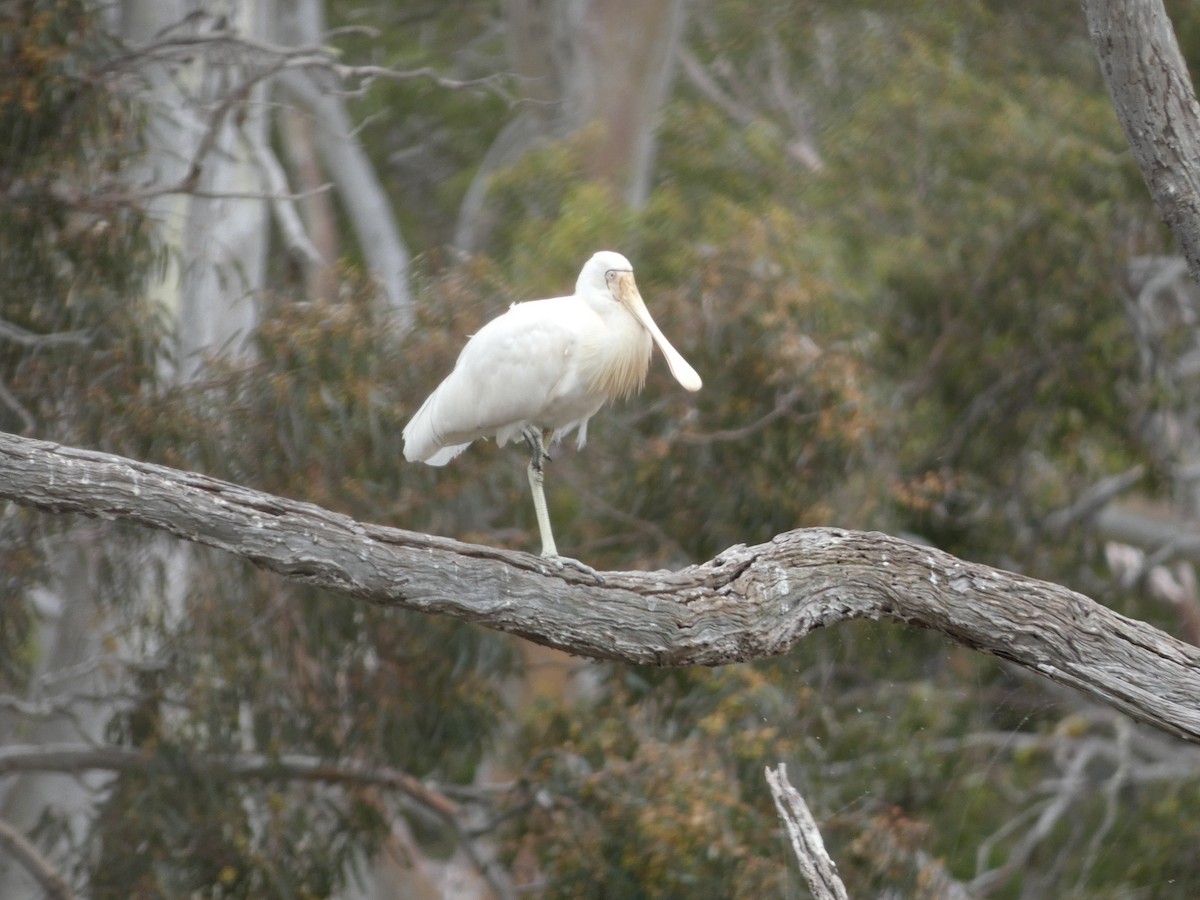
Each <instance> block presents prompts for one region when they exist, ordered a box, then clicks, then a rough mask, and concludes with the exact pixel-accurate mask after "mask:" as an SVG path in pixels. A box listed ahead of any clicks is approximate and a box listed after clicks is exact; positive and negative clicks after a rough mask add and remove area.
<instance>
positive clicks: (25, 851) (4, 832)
mask: <svg viewBox="0 0 1200 900" xmlns="http://www.w3.org/2000/svg"><path fill="white" fill-rule="evenodd" d="M0 849H2V850H7V851H8V854H9V856H11V857H12V858H13V859H15V860H16V861H17V862H18V863H20V865H21V867H22V868H23V869H25V871H26V872H28V873H29V874H30V875H32V876H33V879H34V880H35V881H36V882H37V883H38V886H39V887H40V888H41V889H42V890H43V891H45V892H46V896H47V897H48V898H50V900H71V898H72V897H74V896H75V892H74V891H72V890H71V888H70V886H69V885H68V884H67V882H66V879H64V878H63V877H62V875H60V874H59V873H58V872H57V870H55V868H54V866H52V865H50V861H49V860H47V859H46V857H44V856H42V854H41V853H40V852H39V851H38V848H37V847H35V846H33V844H31V843H30V842H29V841H28V840H27V839H26V838H25V836H24V835H23V834H21V832H19V831H17V830H16V829H15V828H13V827H12V826H11V825H9V824H8V823H7V822H5V821H3V820H0Z"/></svg>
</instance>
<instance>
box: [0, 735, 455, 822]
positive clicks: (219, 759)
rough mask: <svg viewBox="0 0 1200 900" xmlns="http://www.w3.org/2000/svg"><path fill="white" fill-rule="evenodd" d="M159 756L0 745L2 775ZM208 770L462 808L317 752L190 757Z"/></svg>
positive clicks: (412, 780)
mask: <svg viewBox="0 0 1200 900" xmlns="http://www.w3.org/2000/svg"><path fill="white" fill-rule="evenodd" d="M156 765H157V761H156V759H155V757H154V756H153V755H152V754H150V753H147V752H145V751H142V750H138V749H137V748H134V747H117V746H111V745H110V746H93V745H91V744H43V745H38V746H22V745H10V746H7V747H0V776H4V775H9V774H11V773H13V772H72V773H79V772H88V771H93V770H103V771H108V772H144V771H147V770H152V769H154V768H155V767H156ZM189 765H191V766H192V768H194V769H195V770H197V771H200V772H203V773H204V774H206V775H210V776H214V777H222V778H232V779H238V780H248V779H263V780H289V781H313V782H317V781H319V782H323V783H326V784H370V785H377V786H380V787H386V788H391V789H393V790H396V791H399V792H401V793H403V794H405V795H407V796H408V797H410V798H412V799H413V800H416V801H417V802H418V803H420V804H421V805H422V806H424V807H426V808H427V809H429V810H431V811H432V812H434V813H436V814H437V815H438V816H439V817H441V818H448V817H451V816H453V815H455V814H456V813H457V812H458V805H457V804H456V803H455V802H454V801H453V800H451V799H450V798H449V797H446V796H444V795H443V794H441V793H439V792H438V791H436V790H434V789H433V788H429V787H426V786H425V785H424V784H423V783H422V782H421V780H420V779H418V778H416V777H414V776H412V775H409V774H408V773H407V772H402V771H400V770H398V769H391V768H381V767H378V766H367V765H362V764H359V763H354V762H337V763H331V762H328V761H326V760H322V759H319V758H317V757H313V756H303V755H300V754H288V755H284V756H279V757H274V756H265V755H261V754H253V753H246V754H238V755H232V756H221V755H208V756H197V757H193V758H190V759H189Z"/></svg>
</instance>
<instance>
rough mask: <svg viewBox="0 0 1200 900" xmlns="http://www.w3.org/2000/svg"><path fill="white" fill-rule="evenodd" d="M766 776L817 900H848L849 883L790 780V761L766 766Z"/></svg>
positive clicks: (798, 859) (807, 880)
mask: <svg viewBox="0 0 1200 900" xmlns="http://www.w3.org/2000/svg"><path fill="white" fill-rule="evenodd" d="M766 776H767V786H768V787H769V788H770V789H771V796H772V797H773V798H774V799H775V808H776V809H777V810H779V818H781V819H783V824H784V825H785V826H786V827H787V832H788V837H789V838H790V839H791V842H792V851H793V852H794V853H795V854H796V862H798V863H799V864H800V874H801V875H803V876H804V880H805V882H806V883H807V884H808V889H809V890H810V891H812V895H813V897H814V898H815V900H849V895H848V894H847V893H846V886H845V885H844V884H842V879H841V877H839V875H838V872H837V864H836V863H835V862H834V861H833V860H832V859H830V858H829V854H828V853H827V852H826V851H825V842H824V841H823V840H821V831H820V829H819V828H817V820H816V819H814V818H813V814H812V812H810V811H809V808H808V804H807V803H805V802H804V798H803V797H802V796H800V792H799V791H798V790H796V789H795V788H794V787H792V785H791V782H789V781H788V777H787V764H786V763H780V764H779V766H778V767H777V768H776V769H774V770H772V769H771V767H770V766H767V769H766Z"/></svg>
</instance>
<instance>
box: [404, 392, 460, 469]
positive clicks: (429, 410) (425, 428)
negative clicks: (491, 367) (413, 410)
mask: <svg viewBox="0 0 1200 900" xmlns="http://www.w3.org/2000/svg"><path fill="white" fill-rule="evenodd" d="M436 396H437V392H436V391H435V392H434V393H433V394H431V395H430V396H429V397H428V399H426V401H425V402H424V403H423V404H422V405H421V408H420V409H418V410H417V414H416V415H415V416H413V417H412V419H411V420H410V421H409V423H408V424H407V425H405V426H404V458H405V459H407V460H408V461H409V462H423V463H428V464H429V465H431V466H444V465H446V463H448V462H450V460H452V459H454V457H456V456H458V454H460V453H462V452H463V451H464V450H466V449H467V448H468V447H469V446H471V442H470V441H467V442H466V443H465V444H446V443H444V442H443V440H442V437H441V435H440V434H439V433H438V430H437V428H435V427H434V422H433V419H434V412H433V406H434V404H433V398H434V397H436Z"/></svg>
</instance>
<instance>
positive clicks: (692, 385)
mask: <svg viewBox="0 0 1200 900" xmlns="http://www.w3.org/2000/svg"><path fill="white" fill-rule="evenodd" d="M621 301H622V302H623V303H624V304H625V306H626V307H627V308H628V309H629V311H630V312H631V313H633V315H634V316H635V317H636V318H637V320H638V321H639V322H641V323H642V326H643V327H644V328H645V329H646V330H647V331H648V332H650V336H651V337H652V338H654V343H656V344H658V349H659V350H661V351H662V355H663V356H665V357H666V358H667V365H668V366H669V367H670V369H671V374H672V375H674V376H675V380H676V381H678V382H679V383H680V384H681V385H683V386H684V387H685V388H686V389H687V390H689V391H698V390H700V387H701V385H702V384H703V383H704V382H702V381H701V380H700V376H699V374H697V372H696V370H695V369H693V368H692V367H691V365H690V364H689V363H688V361H687V360H686V359H684V358H683V357H682V356H681V355H680V353H679V351H678V350H676V349H675V348H674V347H673V346H671V342H670V341H668V340H667V336H666V335H665V334H663V333H662V331H661V330H660V329H659V327H658V325H657V324H656V323H655V321H654V319H653V318H651V316H650V310H648V309H646V301H645V300H643V299H642V294H641V291H639V290H638V287H637V283H636V282H635V281H634V280H633V275H632V274H629V275H625V276H623V277H622V278H621Z"/></svg>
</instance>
